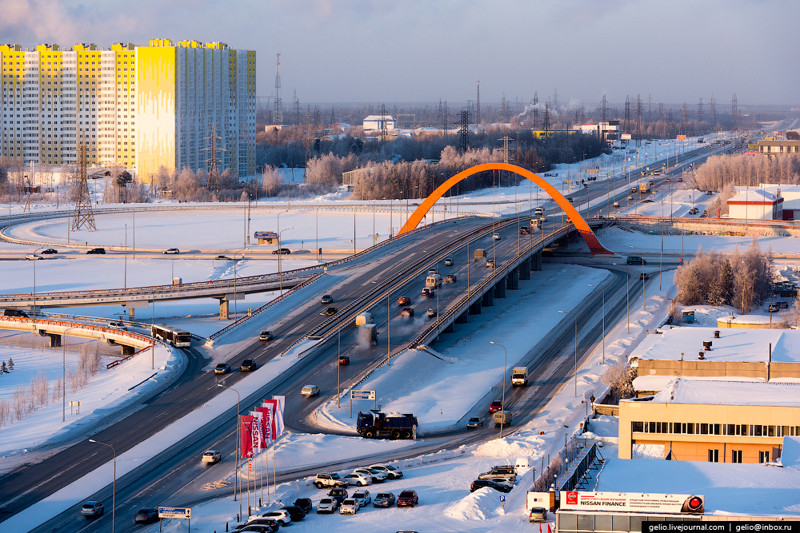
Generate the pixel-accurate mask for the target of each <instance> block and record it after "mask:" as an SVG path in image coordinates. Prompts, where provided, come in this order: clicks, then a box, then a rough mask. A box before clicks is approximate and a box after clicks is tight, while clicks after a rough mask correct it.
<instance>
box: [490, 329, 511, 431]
mask: <svg viewBox="0 0 800 533" xmlns="http://www.w3.org/2000/svg"><path fill="white" fill-rule="evenodd" d="M489 344H494V345H495V346H499V347H501V348H502V349H503V395H502V400H500V401H501V403H502V404H503V418H501V419H500V438H501V439H502V438H503V424H504V423H505V421H506V414H505V410H506V366H507V361H508V351H507V350H506V347H505V346H503V345H502V344H499V343H496V342H494V341H489Z"/></svg>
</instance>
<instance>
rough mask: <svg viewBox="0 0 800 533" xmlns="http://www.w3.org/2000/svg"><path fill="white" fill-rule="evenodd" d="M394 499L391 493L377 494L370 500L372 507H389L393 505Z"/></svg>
mask: <svg viewBox="0 0 800 533" xmlns="http://www.w3.org/2000/svg"><path fill="white" fill-rule="evenodd" d="M395 500H396V498H395V497H394V494H393V493H391V492H379V493H378V494H376V495H375V499H373V500H372V506H373V507H391V506H392V505H394V502H395Z"/></svg>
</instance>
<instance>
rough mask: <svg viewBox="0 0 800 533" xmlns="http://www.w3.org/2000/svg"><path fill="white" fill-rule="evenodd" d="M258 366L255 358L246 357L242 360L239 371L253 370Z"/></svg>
mask: <svg viewBox="0 0 800 533" xmlns="http://www.w3.org/2000/svg"><path fill="white" fill-rule="evenodd" d="M256 368H258V365H257V364H256V362H255V361H254V360H253V359H245V360H244V361H242V364H241V365H239V372H252V371H253V370H255V369H256Z"/></svg>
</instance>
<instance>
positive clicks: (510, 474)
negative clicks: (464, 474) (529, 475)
mask: <svg viewBox="0 0 800 533" xmlns="http://www.w3.org/2000/svg"><path fill="white" fill-rule="evenodd" d="M497 478H504V479H508V480H510V481H511V482H512V483H513V482H515V481H516V480H517V469H516V467H515V466H514V465H499V466H493V467H492V469H491V470H489V471H488V472H484V473H482V474H480V475H479V476H478V479H494V480H495V481H496V480H497Z"/></svg>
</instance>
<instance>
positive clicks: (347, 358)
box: [337, 355, 350, 366]
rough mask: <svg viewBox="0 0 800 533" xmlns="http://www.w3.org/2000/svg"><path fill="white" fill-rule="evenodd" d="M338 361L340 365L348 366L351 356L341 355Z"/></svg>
mask: <svg viewBox="0 0 800 533" xmlns="http://www.w3.org/2000/svg"><path fill="white" fill-rule="evenodd" d="M337 361H338V363H339V366H347V365H349V364H350V356H349V355H340V356H339V358H338V360H337Z"/></svg>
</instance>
